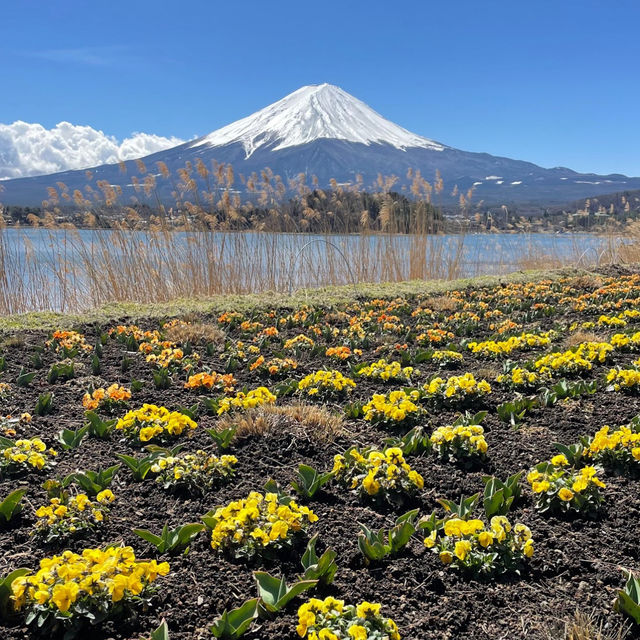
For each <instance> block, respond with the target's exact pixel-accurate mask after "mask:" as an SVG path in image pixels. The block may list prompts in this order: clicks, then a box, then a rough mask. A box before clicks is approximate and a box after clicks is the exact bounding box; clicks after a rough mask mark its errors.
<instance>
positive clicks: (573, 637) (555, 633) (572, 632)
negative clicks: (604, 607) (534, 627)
mask: <svg viewBox="0 0 640 640" xmlns="http://www.w3.org/2000/svg"><path fill="white" fill-rule="evenodd" d="M628 634H629V628H628V627H627V626H626V625H623V624H617V625H612V626H609V625H606V626H605V622H604V621H602V620H598V618H597V616H596V615H595V614H587V613H584V612H583V611H576V612H575V614H574V615H573V616H572V617H571V619H570V620H567V621H566V622H565V623H564V625H562V624H560V625H556V626H555V627H554V628H549V629H547V630H546V631H545V633H544V636H543V637H544V639H545V640H625V638H627V636H628Z"/></svg>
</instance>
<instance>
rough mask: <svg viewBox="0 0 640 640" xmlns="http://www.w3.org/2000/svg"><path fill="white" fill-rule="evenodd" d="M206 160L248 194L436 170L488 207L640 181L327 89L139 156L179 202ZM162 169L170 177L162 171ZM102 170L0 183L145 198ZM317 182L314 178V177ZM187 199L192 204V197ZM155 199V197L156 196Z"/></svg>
mask: <svg viewBox="0 0 640 640" xmlns="http://www.w3.org/2000/svg"><path fill="white" fill-rule="evenodd" d="M200 160H201V161H202V162H203V163H204V165H205V166H206V167H208V168H209V169H210V168H211V166H212V162H213V161H215V162H217V163H219V164H222V163H224V164H227V165H228V164H230V165H231V166H232V167H233V169H234V172H235V176H236V178H235V182H234V184H233V189H234V190H236V191H237V192H239V193H240V195H243V191H245V190H246V187H245V183H244V182H242V181H241V180H239V179H238V178H239V176H240V174H242V175H243V176H245V177H249V176H250V175H251V174H252V173H253V172H256V173H257V174H258V175H260V172H261V171H263V170H264V169H266V168H269V169H271V171H272V175H273V176H280V177H281V179H282V183H283V184H284V185H285V187H286V186H287V185H288V184H289V181H290V180H293V179H297V178H298V176H299V175H300V174H301V173H303V174H305V176H306V180H307V184H308V185H311V181H312V176H315V177H316V178H317V184H318V185H319V186H320V187H327V186H329V184H330V183H331V181H332V180H335V181H336V182H337V183H338V184H354V183H356V182H357V181H358V180H359V179H361V182H362V188H363V189H368V188H370V187H372V186H373V184H374V182H375V181H376V179H377V177H378V175H379V174H382V175H383V176H390V175H395V176H398V180H397V182H396V183H395V185H394V186H393V189H394V190H397V191H403V190H407V189H408V187H409V185H410V182H411V180H410V179H409V178H408V177H407V172H408V171H409V170H410V169H411V170H413V171H416V170H419V171H420V173H421V175H422V176H423V177H424V178H425V179H426V180H429V181H430V182H431V183H433V181H434V178H435V175H436V170H437V171H439V172H440V175H441V176H442V179H443V181H444V185H445V188H444V191H443V193H442V197H443V200H444V201H445V202H446V201H447V199H449V200H452V201H453V199H454V198H453V196H452V195H447V194H451V192H452V190H453V188H454V186H457V187H458V190H459V192H461V193H466V192H467V191H468V190H469V189H471V188H472V189H473V194H474V195H473V200H474V201H479V200H483V201H484V202H485V203H486V204H492V203H493V204H514V203H515V204H517V203H528V204H541V205H550V204H559V203H564V202H567V201H570V200H576V199H579V198H586V197H589V196H595V195H601V194H604V193H611V192H615V191H626V190H631V189H640V178H629V177H627V176H624V175H620V174H611V175H597V174H591V173H589V174H584V173H577V172H575V171H572V170H571V169H567V168H564V167H555V168H552V169H545V168H542V167H540V166H538V165H535V164H532V163H529V162H524V161H521V160H512V159H509V158H503V157H498V156H492V155H489V154H487V153H473V152H468V151H462V150H459V149H455V148H453V147H449V146H447V145H445V144H443V143H440V142H436V141H434V140H431V139H429V138H426V137H423V136H419V135H417V134H415V133H412V132H410V131H407V130H406V129H404V128H402V127H400V126H399V125H397V124H394V123H393V122H390V121H389V120H387V119H385V118H384V117H383V116H381V115H380V114H378V113H377V112H375V111H374V110H373V109H372V108H371V107H369V106H368V105H366V104H365V103H364V102H362V101H360V100H358V99H357V98H355V97H353V96H352V95H350V94H348V93H347V92H346V91H343V90H342V89H340V88H339V87H336V86H334V85H330V84H321V85H310V86H305V87H302V88H300V89H298V90H297V91H294V92H293V93H291V94H289V95H288V96H285V97H284V98H282V99H281V100H279V101H277V102H275V103H273V104H272V105H269V106H268V107H265V108H264V109H261V110H260V111H258V112H256V113H254V114H253V115H250V116H248V117H246V118H242V119H241V120H237V121H236V122H233V123H232V124H229V125H227V126H225V127H222V128H221V129H218V130H216V131H214V132H212V133H210V134H208V135H205V136H203V137H201V138H197V139H195V140H191V141H189V142H186V143H184V144H181V145H179V146H176V147H173V148H171V149H167V150H164V151H160V152H158V153H154V154H152V155H149V156H146V157H144V158H142V161H143V163H144V165H145V166H146V167H147V169H148V171H149V173H150V174H153V176H154V177H155V182H156V186H155V192H156V193H155V194H154V195H153V202H156V198H159V199H160V200H162V201H164V202H167V203H173V202H175V197H174V195H173V192H175V189H176V182H177V172H178V170H179V169H182V168H184V167H185V166H186V165H187V163H191V166H192V167H196V165H197V163H199V161H200ZM158 162H161V163H164V164H165V165H166V167H167V168H168V169H169V172H170V174H171V175H170V176H169V177H168V178H164V177H163V176H162V174H161V173H160V172H159V171H158V170H157V166H158V165H157V164H156V163H158ZM122 164H123V163H120V164H119V165H118V164H115V165H102V166H99V167H94V168H91V169H89V171H90V172H91V174H92V176H91V182H88V177H87V170H86V169H82V170H75V171H64V172H61V173H56V174H50V175H46V176H36V177H29V178H19V179H13V180H6V181H3V182H1V183H0V185H1V186H2V187H4V191H3V192H2V193H1V194H0V199H1V200H2V202H3V203H5V204H8V205H23V206H27V205H29V206H37V205H40V203H41V202H42V201H43V200H45V199H46V198H47V197H48V196H47V187H55V185H56V183H58V182H63V183H64V184H65V185H66V186H67V188H68V191H69V193H70V194H71V193H73V191H74V190H76V189H77V190H79V191H81V192H82V193H86V187H87V185H90V186H91V187H92V188H93V189H94V190H97V188H96V186H95V185H96V183H97V182H98V181H106V183H107V184H110V185H112V186H115V185H117V186H119V187H121V188H122V197H121V198H120V201H121V202H122V203H124V204H130V203H131V202H132V201H145V200H146V199H147V198H148V197H149V196H145V195H144V194H143V193H142V190H141V189H137V190H136V188H135V183H136V179H135V177H137V180H138V181H139V182H140V183H141V184H143V183H144V179H145V175H141V174H140V171H139V165H138V162H137V161H135V160H130V161H126V162H125V163H124V165H125V167H126V171H123V168H122ZM190 177H191V178H192V179H193V180H194V181H195V186H196V188H197V189H198V190H200V189H204V188H205V180H204V179H203V178H202V177H201V176H200V175H199V173H198V172H197V171H196V170H195V168H194V169H193V170H192V172H191V175H190ZM314 182H315V180H314ZM189 199H193V197H190V198H189ZM150 201H151V200H150Z"/></svg>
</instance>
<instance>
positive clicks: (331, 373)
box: [298, 369, 356, 398]
mask: <svg viewBox="0 0 640 640" xmlns="http://www.w3.org/2000/svg"><path fill="white" fill-rule="evenodd" d="M355 386H356V383H355V382H354V381H353V380H352V379H351V378H347V377H346V376H344V375H343V374H342V373H340V371H336V370H335V369H331V370H326V369H321V370H320V371H314V372H313V373H310V374H309V375H308V376H305V377H304V378H302V380H300V382H298V391H300V392H301V393H302V394H303V395H306V396H312V397H313V396H316V397H319V398H329V397H333V396H341V395H344V394H345V393H348V392H349V391H351V390H352V389H354V388H355Z"/></svg>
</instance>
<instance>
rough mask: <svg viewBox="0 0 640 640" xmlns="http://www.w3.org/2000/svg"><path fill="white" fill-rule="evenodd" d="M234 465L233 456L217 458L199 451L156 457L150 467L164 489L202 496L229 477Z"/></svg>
mask: <svg viewBox="0 0 640 640" xmlns="http://www.w3.org/2000/svg"><path fill="white" fill-rule="evenodd" d="M236 464H238V459H237V458H236V457H235V456H231V455H224V456H220V457H218V456H214V455H211V454H209V453H207V452H206V451H202V450H201V449H199V450H198V451H196V452H195V453H181V454H178V455H176V456H169V455H162V456H159V457H157V458H156V459H155V462H154V463H153V465H152V466H151V472H152V473H157V474H158V477H157V478H156V479H157V481H158V482H159V483H160V484H162V485H163V486H164V488H165V489H168V488H170V487H187V488H188V489H189V490H190V491H193V492H195V493H202V492H203V490H205V489H211V488H212V487H213V486H214V485H215V484H217V483H218V482H219V481H220V480H223V479H225V478H228V477H229V476H231V475H233V473H234V466H235V465H236Z"/></svg>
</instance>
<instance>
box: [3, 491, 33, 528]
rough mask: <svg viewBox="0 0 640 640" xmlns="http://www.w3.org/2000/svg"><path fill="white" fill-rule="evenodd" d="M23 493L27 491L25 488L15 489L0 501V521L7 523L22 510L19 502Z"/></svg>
mask: <svg viewBox="0 0 640 640" xmlns="http://www.w3.org/2000/svg"><path fill="white" fill-rule="evenodd" d="M25 493H27V490H26V489H16V490H15V491H12V492H11V493H10V494H9V495H8V496H7V497H6V498H5V499H4V500H3V501H2V502H0V522H2V521H4V522H5V523H8V522H10V521H11V519H12V518H13V517H14V516H16V515H18V514H19V513H20V512H21V511H22V506H21V505H20V502H21V500H22V498H23V497H24V494H25Z"/></svg>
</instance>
